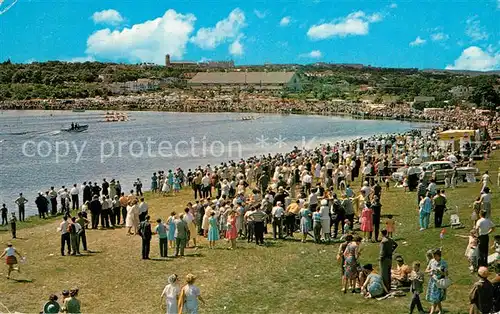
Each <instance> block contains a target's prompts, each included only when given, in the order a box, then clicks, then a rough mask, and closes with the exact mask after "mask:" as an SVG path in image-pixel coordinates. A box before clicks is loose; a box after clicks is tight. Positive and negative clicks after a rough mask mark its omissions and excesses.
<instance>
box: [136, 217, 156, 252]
mask: <svg viewBox="0 0 500 314" xmlns="http://www.w3.org/2000/svg"><path fill="white" fill-rule="evenodd" d="M149 218H150V217H149V216H146V217H145V218H144V221H142V222H141V223H140V225H139V235H140V236H141V238H142V259H149V251H150V249H151V237H152V235H153V232H152V230H151V224H150V223H149Z"/></svg>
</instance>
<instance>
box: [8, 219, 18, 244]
mask: <svg viewBox="0 0 500 314" xmlns="http://www.w3.org/2000/svg"><path fill="white" fill-rule="evenodd" d="M16 221H17V219H16V214H15V213H11V216H10V219H9V224H10V232H11V233H12V239H15V238H16V230H17V226H16Z"/></svg>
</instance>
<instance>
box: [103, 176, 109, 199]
mask: <svg viewBox="0 0 500 314" xmlns="http://www.w3.org/2000/svg"><path fill="white" fill-rule="evenodd" d="M101 186H102V195H104V196H109V183H108V181H106V179H102V184H101Z"/></svg>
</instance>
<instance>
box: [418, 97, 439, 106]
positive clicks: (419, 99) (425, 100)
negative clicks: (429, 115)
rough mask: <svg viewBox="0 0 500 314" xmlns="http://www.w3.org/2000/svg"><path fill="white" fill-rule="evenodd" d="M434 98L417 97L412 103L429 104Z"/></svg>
mask: <svg viewBox="0 0 500 314" xmlns="http://www.w3.org/2000/svg"><path fill="white" fill-rule="evenodd" d="M435 100H436V98H435V97H429V96H417V97H415V98H414V99H413V103H415V104H418V103H423V102H424V103H425V102H431V101H435Z"/></svg>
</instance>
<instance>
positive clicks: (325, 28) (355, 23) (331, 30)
mask: <svg viewBox="0 0 500 314" xmlns="http://www.w3.org/2000/svg"><path fill="white" fill-rule="evenodd" d="M382 19H383V16H382V15H381V14H379V13H375V14H372V15H367V14H365V12H363V11H357V12H353V13H351V14H349V15H347V16H346V17H343V18H339V19H336V20H334V21H332V22H330V23H323V24H318V25H313V26H311V27H310V28H309V30H308V31H307V36H309V38H310V39H315V40H321V39H327V38H330V37H346V36H349V35H351V36H362V35H366V34H368V31H369V28H370V24H371V23H375V22H380V21H381V20H382Z"/></svg>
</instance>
